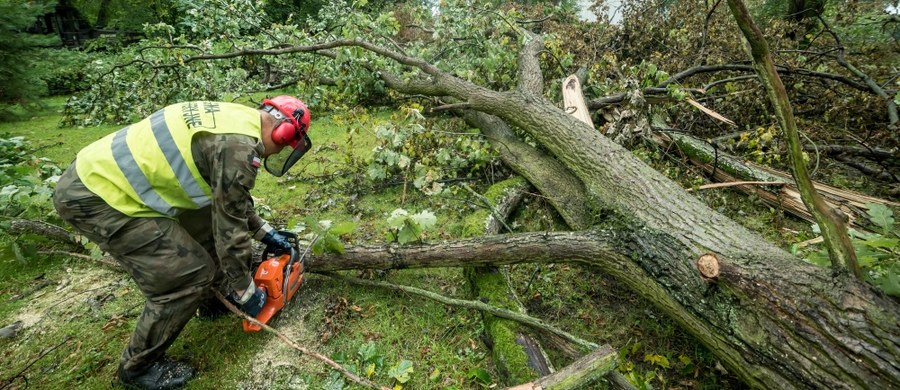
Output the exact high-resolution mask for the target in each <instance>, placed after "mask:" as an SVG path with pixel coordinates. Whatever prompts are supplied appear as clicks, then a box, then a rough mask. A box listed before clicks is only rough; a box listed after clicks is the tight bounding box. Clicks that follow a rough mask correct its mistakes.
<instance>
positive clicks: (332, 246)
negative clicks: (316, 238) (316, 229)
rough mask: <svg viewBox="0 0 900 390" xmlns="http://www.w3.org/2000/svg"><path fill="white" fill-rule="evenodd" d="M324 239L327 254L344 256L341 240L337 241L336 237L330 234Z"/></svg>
mask: <svg viewBox="0 0 900 390" xmlns="http://www.w3.org/2000/svg"><path fill="white" fill-rule="evenodd" d="M324 238H325V239H324V240H323V241H325V249H326V250H327V251H328V252H329V253H337V254H341V255H342V254H344V243H342V242H341V240H338V239H337V237H335V236H333V235H331V234H326V235H325V237H324Z"/></svg>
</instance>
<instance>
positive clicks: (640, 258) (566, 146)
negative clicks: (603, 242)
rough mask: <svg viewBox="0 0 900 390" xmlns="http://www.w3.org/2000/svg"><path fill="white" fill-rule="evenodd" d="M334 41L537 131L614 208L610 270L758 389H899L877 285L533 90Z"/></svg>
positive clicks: (888, 304)
mask: <svg viewBox="0 0 900 390" xmlns="http://www.w3.org/2000/svg"><path fill="white" fill-rule="evenodd" d="M530 39H539V38H530ZM528 41H529V42H531V41H530V40H528ZM334 44H335V45H348V46H358V47H362V48H366V49H367V50H371V51H373V52H375V53H378V54H379V55H383V56H386V57H388V58H392V59H395V60H396V61H398V62H400V63H402V64H405V65H409V66H413V67H417V68H419V69H421V70H422V71H423V72H424V73H425V74H426V75H427V76H426V77H423V78H422V79H424V80H427V81H429V82H428V83H427V84H426V83H425V81H421V82H417V83H415V84H412V83H403V82H401V83H399V84H398V83H392V82H391V81H390V80H388V81H387V82H386V84H388V86H389V87H392V88H394V87H396V88H398V90H401V91H403V92H410V93H428V94H433V95H438V96H445V95H450V96H453V97H455V98H457V99H459V100H462V101H466V102H468V103H469V105H470V107H471V108H472V109H475V110H478V111H482V112H485V113H488V114H492V115H496V116H498V117H500V118H501V119H503V120H504V121H506V122H507V123H509V124H511V125H514V126H517V127H519V128H521V129H523V130H525V131H526V132H528V133H529V134H530V135H531V136H532V137H534V138H535V139H536V140H537V142H539V143H541V144H542V145H543V146H544V147H545V148H546V149H547V150H548V151H549V152H550V153H552V154H553V155H554V156H556V158H557V159H558V160H559V161H560V162H562V164H563V165H565V166H566V167H567V168H568V169H569V170H570V171H571V172H572V173H573V174H574V175H575V176H576V177H577V178H579V179H580V180H581V181H582V182H583V183H584V184H585V188H586V190H587V192H588V194H589V197H591V198H592V200H596V201H598V202H600V203H601V204H602V207H603V209H605V210H607V213H608V219H609V222H608V223H607V225H608V226H610V227H614V230H611V231H615V236H616V238H617V239H616V240H615V246H614V248H615V251H618V252H621V253H627V254H628V257H625V258H626V259H628V261H627V262H622V263H619V265H620V267H621V268H619V269H610V267H607V268H606V269H607V270H608V271H609V272H611V273H613V275H615V276H616V277H618V278H621V279H622V280H623V281H624V282H625V283H626V284H627V285H628V286H629V287H630V288H632V289H634V290H635V291H637V292H639V293H640V294H642V295H644V296H645V297H647V298H648V299H649V300H650V301H652V302H654V304H655V305H657V306H658V307H659V308H660V309H661V310H663V311H664V312H666V313H667V315H669V316H670V317H671V318H673V319H674V320H675V321H676V322H677V323H678V324H679V325H680V326H682V327H683V328H684V329H686V330H688V331H689V332H690V333H692V334H693V335H694V336H695V337H697V339H698V340H700V341H701V342H703V343H704V344H705V345H706V346H707V347H708V348H709V349H710V350H711V351H713V353H714V354H716V355H717V356H718V357H719V358H720V359H722V361H723V362H724V363H725V365H726V366H727V367H728V368H729V369H730V370H731V371H733V372H735V373H736V374H737V375H738V376H739V377H741V379H742V380H744V381H745V382H746V383H748V384H749V385H751V386H754V387H767V388H777V389H783V388H792V387H823V388H835V387H863V388H866V387H871V388H886V387H890V386H900V367H898V364H897V362H898V360H900V340H898V337H897V335H898V334H900V329H898V325H897V323H898V322H900V306H898V305H897V303H896V302H894V301H892V300H891V299H889V298H886V297H884V296H882V295H880V294H878V293H877V292H875V291H874V290H872V288H871V287H870V286H868V285H865V284H863V283H861V282H858V281H854V280H852V279H849V278H833V277H832V276H831V275H830V274H829V272H828V271H827V270H823V269H821V268H817V267H815V266H812V265H807V264H804V263H803V262H802V260H800V259H798V258H796V257H794V256H792V255H790V254H789V253H787V252H786V251H784V250H782V249H780V248H777V247H775V246H774V245H772V244H770V243H768V242H766V241H765V239H764V238H762V237H761V236H759V235H758V234H756V233H753V232H750V231H749V230H747V229H746V228H744V227H742V226H740V225H739V224H737V223H735V222H734V221H732V220H730V219H728V218H727V217H725V216H723V215H721V214H719V213H717V212H715V211H714V210H712V209H710V208H709V207H707V206H706V205H704V204H703V203H701V202H700V201H699V200H698V199H696V198H695V197H693V196H691V195H689V194H688V193H687V192H685V191H684V189H682V188H680V187H679V186H678V185H677V184H676V183H674V182H672V181H671V180H669V179H667V178H665V177H664V176H662V175H661V174H660V173H659V172H656V171H655V170H653V169H652V168H650V167H648V166H647V165H645V164H643V163H642V162H640V161H639V160H638V159H637V158H635V157H634V156H632V155H631V153H630V152H629V151H628V150H626V149H624V148H623V147H621V146H620V145H617V144H615V143H613V142H612V141H610V140H609V139H606V138H605V137H603V136H602V135H601V134H599V133H598V132H597V131H596V130H594V129H592V128H591V127H590V126H589V125H587V124H585V123H582V122H580V121H578V120H576V119H574V118H572V117H571V116H570V115H568V114H566V113H565V112H564V111H562V110H560V109H559V108H558V107H556V106H555V105H553V104H552V103H550V102H547V101H546V100H544V99H543V98H542V97H540V96H535V95H534V94H532V93H530V92H528V91H527V88H520V89H517V90H513V91H506V92H496V91H492V90H489V89H486V88H483V87H480V86H478V85H475V84H472V83H469V82H467V81H464V80H461V79H459V78H456V77H455V76H453V75H450V74H448V73H445V72H443V71H441V70H440V69H438V68H436V67H434V66H433V65H431V64H428V63H427V62H424V61H422V60H420V59H416V58H411V57H407V56H405V55H402V54H399V53H395V52H392V51H390V50H387V49H384V48H381V47H377V46H375V45H372V44H370V43H368V42H360V41H352V42H342V43H338V42H335V43H334ZM520 61H521V60H520ZM534 61H536V59H535V60H534ZM520 66H522V64H521V63H520ZM393 81H394V82H396V81H397V80H393ZM610 234H612V233H610ZM710 252H712V253H715V254H716V255H717V256H718V257H719V259H720V260H723V261H724V262H725V263H727V264H729V265H730V266H731V267H732V268H733V269H735V270H739V271H740V272H735V273H731V274H728V275H729V276H730V277H728V278H724V279H723V278H720V279H719V281H718V283H717V285H716V286H717V287H716V288H711V287H710V285H709V284H707V283H706V282H704V281H703V280H702V279H701V278H700V276H699V275H698V274H697V271H696V269H695V262H696V259H697V258H699V257H700V256H701V255H703V254H705V253H710ZM522 255H527V256H528V257H529V259H530V258H532V257H533V254H532V253H528V254H525V253H522ZM497 256H505V254H503V252H495V255H494V258H495V259H496V258H497ZM556 257H559V256H556ZM519 261H521V260H519ZM394 263H395V265H399V264H398V263H397V261H396V260H395V261H394ZM648 275H649V277H648ZM638 280H640V281H641V282H637V281H638ZM738 308H740V309H738Z"/></svg>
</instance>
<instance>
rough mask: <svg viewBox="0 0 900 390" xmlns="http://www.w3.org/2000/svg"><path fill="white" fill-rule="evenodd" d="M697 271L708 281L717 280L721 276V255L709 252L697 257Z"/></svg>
mask: <svg viewBox="0 0 900 390" xmlns="http://www.w3.org/2000/svg"><path fill="white" fill-rule="evenodd" d="M697 271H700V277H701V278H703V280H705V281H708V282H715V281H716V280H718V278H719V257H718V256H716V254H715V253H707V254H704V255H703V256H700V258H699V259H697Z"/></svg>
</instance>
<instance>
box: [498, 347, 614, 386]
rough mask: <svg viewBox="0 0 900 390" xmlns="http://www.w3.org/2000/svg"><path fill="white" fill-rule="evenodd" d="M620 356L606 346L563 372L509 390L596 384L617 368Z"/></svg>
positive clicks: (562, 370)
mask: <svg viewBox="0 0 900 390" xmlns="http://www.w3.org/2000/svg"><path fill="white" fill-rule="evenodd" d="M616 359H618V354H617V353H616V351H615V350H614V349H613V348H612V347H610V346H609V345H604V346H602V347H600V348H597V349H595V350H594V351H593V352H591V353H589V354H587V355H585V356H584V357H582V358H581V359H578V360H576V361H575V362H573V363H572V364H570V365H568V366H566V367H563V368H562V369H561V370H559V371H557V372H555V373H553V374H550V375H547V376H545V377H542V378H540V379H538V380H536V381H534V382H530V383H524V384H521V385H518V386H513V387H509V388H507V390H575V389H581V388H583V387H585V386H587V385H590V384H591V383H593V382H596V381H597V380H599V379H600V378H602V377H603V376H604V375H606V374H607V373H609V372H611V371H612V370H613V369H614V368H615V367H616Z"/></svg>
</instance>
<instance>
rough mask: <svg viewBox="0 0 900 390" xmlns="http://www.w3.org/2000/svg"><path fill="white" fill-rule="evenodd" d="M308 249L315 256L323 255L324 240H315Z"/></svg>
mask: <svg viewBox="0 0 900 390" xmlns="http://www.w3.org/2000/svg"><path fill="white" fill-rule="evenodd" d="M309 249H310V250H311V251H312V253H313V254H314V255H316V256H318V255H321V254H323V253H325V240H322V239H318V240H316V241H315V242H313V244H312V246H310V248H309Z"/></svg>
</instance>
